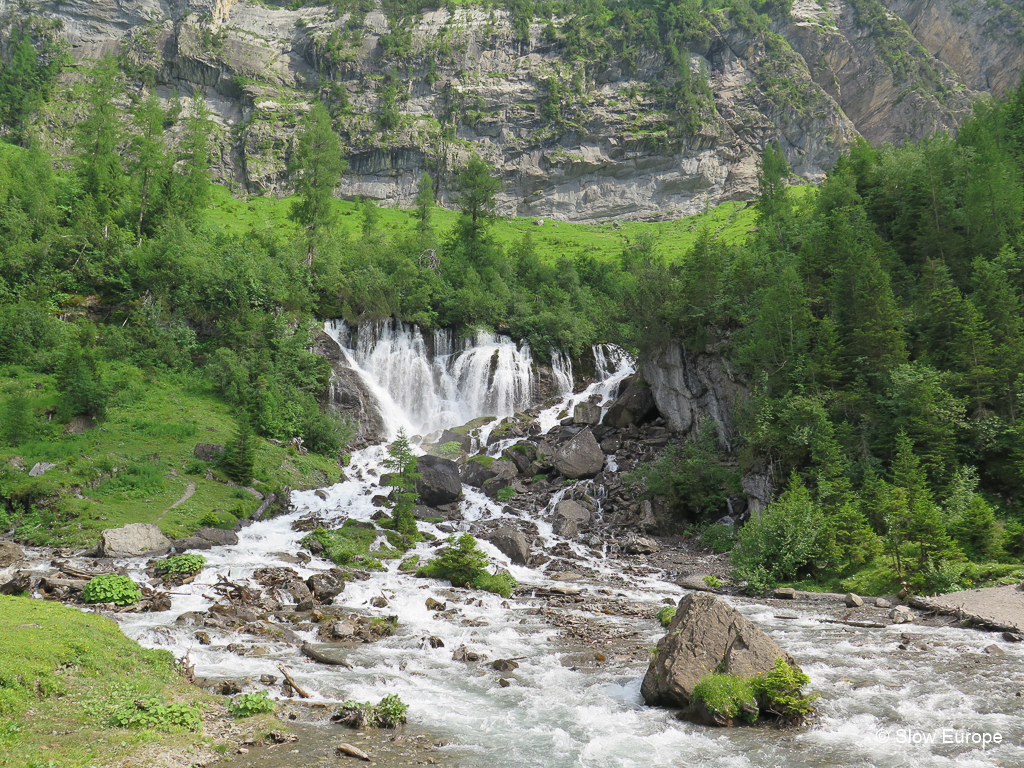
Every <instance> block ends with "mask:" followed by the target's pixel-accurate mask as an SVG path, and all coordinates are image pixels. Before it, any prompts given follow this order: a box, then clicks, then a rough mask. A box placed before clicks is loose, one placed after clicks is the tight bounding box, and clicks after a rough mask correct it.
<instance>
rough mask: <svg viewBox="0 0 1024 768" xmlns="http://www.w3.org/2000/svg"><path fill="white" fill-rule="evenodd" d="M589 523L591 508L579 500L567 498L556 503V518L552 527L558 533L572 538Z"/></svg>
mask: <svg viewBox="0 0 1024 768" xmlns="http://www.w3.org/2000/svg"><path fill="white" fill-rule="evenodd" d="M588 525H590V510H589V509H587V508H586V507H584V506H583V505H582V504H580V503H579V502H577V501H570V500H567V501H560V502H558V503H557V504H555V519H554V520H553V521H552V523H551V528H552V530H553V531H554V532H555V534H556V535H558V536H564V537H565V538H567V539H571V538H573V537H574V536H576V534H578V533H579V532H580V529H581V528H585V527H586V526H588Z"/></svg>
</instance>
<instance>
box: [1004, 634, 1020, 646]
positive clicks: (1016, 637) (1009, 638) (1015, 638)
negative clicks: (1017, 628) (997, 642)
mask: <svg viewBox="0 0 1024 768" xmlns="http://www.w3.org/2000/svg"><path fill="white" fill-rule="evenodd" d="M1003 640H1005V641H1006V642H1008V643H1024V635H1022V634H1020V633H1018V632H1003Z"/></svg>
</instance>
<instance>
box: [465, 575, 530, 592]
mask: <svg viewBox="0 0 1024 768" xmlns="http://www.w3.org/2000/svg"><path fill="white" fill-rule="evenodd" d="M518 586H519V582H518V581H516V579H515V577H514V576H513V575H512V574H511V573H508V572H507V571H502V572H501V573H495V574H490V573H482V574H480V575H479V576H477V577H476V578H475V579H473V587H474V588H475V589H482V590H483V591H484V592H493V593H495V594H496V595H501V596H502V597H511V596H512V590H513V589H515V588H516V587H518Z"/></svg>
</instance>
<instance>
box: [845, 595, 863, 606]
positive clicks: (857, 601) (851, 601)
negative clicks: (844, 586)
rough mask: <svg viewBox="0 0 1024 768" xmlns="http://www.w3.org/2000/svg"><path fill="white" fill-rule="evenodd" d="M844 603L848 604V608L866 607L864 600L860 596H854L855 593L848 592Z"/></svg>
mask: <svg viewBox="0 0 1024 768" xmlns="http://www.w3.org/2000/svg"><path fill="white" fill-rule="evenodd" d="M843 602H844V603H846V607H847V608H863V607H864V598H863V597H861V596H860V595H855V594H853V592H847V593H846V597H844V598H843Z"/></svg>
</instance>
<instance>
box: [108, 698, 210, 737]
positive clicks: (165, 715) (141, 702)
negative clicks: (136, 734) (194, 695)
mask: <svg viewBox="0 0 1024 768" xmlns="http://www.w3.org/2000/svg"><path fill="white" fill-rule="evenodd" d="M110 724H111V725H112V726H113V727H115V728H147V729H156V730H169V729H171V728H184V729H186V730H189V731H198V730H200V729H201V728H202V727H203V721H202V720H201V719H200V717H199V710H198V708H197V707H194V706H192V705H191V704H165V703H163V702H162V701H160V699H136V700H135V701H132V702H127V703H125V704H123V705H121V706H120V707H118V708H117V709H116V710H114V714H113V715H111V717H110Z"/></svg>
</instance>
